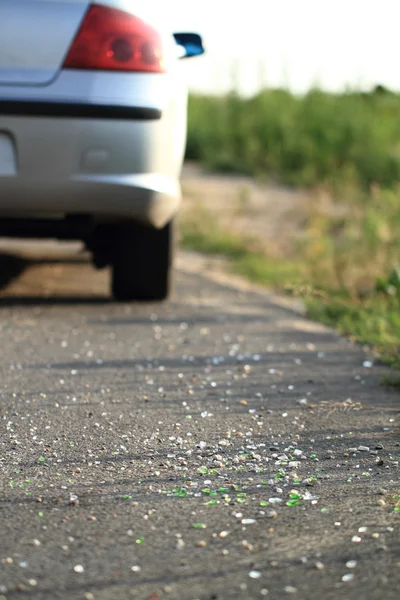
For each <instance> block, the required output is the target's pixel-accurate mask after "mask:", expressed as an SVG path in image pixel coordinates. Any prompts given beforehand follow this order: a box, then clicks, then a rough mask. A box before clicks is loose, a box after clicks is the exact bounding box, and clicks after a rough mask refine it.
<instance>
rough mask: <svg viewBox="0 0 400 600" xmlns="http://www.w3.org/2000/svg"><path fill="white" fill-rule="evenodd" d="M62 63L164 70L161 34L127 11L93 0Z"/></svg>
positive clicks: (109, 68) (108, 68) (79, 66)
mask: <svg viewBox="0 0 400 600" xmlns="http://www.w3.org/2000/svg"><path fill="white" fill-rule="evenodd" d="M63 67H64V69H91V70H103V71H136V72H137V71H139V72H150V73H163V72H165V59H164V51H163V43H162V39H161V35H160V34H159V33H158V32H157V31H156V30H155V29H154V28H153V27H151V26H150V25H148V24H147V23H144V22H143V21H142V20H141V19H139V18H137V17H134V16H133V15H131V14H129V13H126V12H124V11H122V10H117V9H115V8H109V7H106V6H100V5H97V4H93V5H92V6H91V7H90V8H89V10H88V12H87V13H86V16H85V18H84V20H83V23H82V25H81V27H80V29H79V31H78V33H77V36H76V38H75V40H74V42H73V44H72V46H71V48H70V50H69V52H68V56H67V58H66V59H65V61H64V65H63Z"/></svg>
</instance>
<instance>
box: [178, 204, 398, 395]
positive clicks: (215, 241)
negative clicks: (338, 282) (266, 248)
mask: <svg viewBox="0 0 400 600" xmlns="http://www.w3.org/2000/svg"><path fill="white" fill-rule="evenodd" d="M203 214H204V213H203ZM182 245H183V247H184V248H187V249H191V250H196V251H199V252H203V253H205V254H210V255H220V256H224V257H226V258H227V259H229V261H230V265H231V268H232V270H233V271H234V272H235V273H238V274H240V275H242V276H245V277H247V278H248V279H249V280H251V281H253V282H256V283H261V284H263V285H267V286H269V287H273V288H274V289H277V290H281V291H284V292H286V293H290V294H294V295H296V296H299V297H301V298H302V299H303V301H304V302H305V305H306V307H307V312H308V315H309V316H310V317H311V318H313V319H315V320H318V321H321V322H323V323H325V324H327V325H330V326H333V327H336V328H337V329H338V330H339V331H341V332H342V333H343V334H346V335H348V336H350V337H351V338H352V339H354V340H355V341H358V342H360V343H363V344H368V345H369V346H371V347H372V348H374V349H375V350H376V351H377V352H379V354H380V355H381V357H382V359H384V360H385V361H386V362H388V363H390V364H391V365H393V366H394V367H396V368H398V369H400V287H399V289H398V292H399V293H398V294H396V295H393V293H387V291H385V289H384V288H381V289H380V290H379V291H378V290H377V291H372V290H371V291H370V292H369V293H367V292H364V294H355V293H349V291H346V290H344V289H343V288H340V287H337V288H334V287H332V286H330V287H329V288H324V287H322V286H317V285H310V278H309V277H308V276H307V273H308V271H309V268H308V264H307V262H305V259H304V256H299V257H298V259H297V260H283V259H276V258H275V257H270V256H268V255H267V254H265V253H264V252H263V251H262V250H260V249H258V248H257V245H256V241H255V240H254V239H252V238H248V239H246V238H243V237H239V236H236V235H235V234H232V233H231V232H229V231H222V230H220V228H219V227H218V225H216V224H214V225H213V226H210V220H209V219H204V220H203V221H199V219H198V216H196V218H195V219H193V220H190V219H186V220H185V221H184V223H183V226H182ZM389 279H390V278H389ZM382 283H383V282H381V284H382ZM387 285H389V286H390V284H389V283H388V284H387ZM390 289H391V288H389V290H390ZM387 383H388V384H389V383H390V384H391V385H395V386H397V385H400V383H399V382H397V380H391V381H390V382H389V380H388V381H387Z"/></svg>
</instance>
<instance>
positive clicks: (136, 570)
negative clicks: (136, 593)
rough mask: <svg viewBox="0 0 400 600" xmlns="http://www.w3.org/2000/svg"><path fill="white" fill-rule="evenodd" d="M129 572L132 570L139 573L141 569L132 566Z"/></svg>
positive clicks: (137, 566)
mask: <svg viewBox="0 0 400 600" xmlns="http://www.w3.org/2000/svg"><path fill="white" fill-rule="evenodd" d="M131 570H132V571H133V572H134V573H140V571H141V570H142V567H139V565H134V566H133V567H132V568H131Z"/></svg>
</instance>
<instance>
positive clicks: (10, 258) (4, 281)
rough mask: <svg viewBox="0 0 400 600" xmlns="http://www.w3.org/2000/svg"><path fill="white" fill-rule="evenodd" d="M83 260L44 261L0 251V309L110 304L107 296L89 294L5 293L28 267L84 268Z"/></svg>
mask: <svg viewBox="0 0 400 600" xmlns="http://www.w3.org/2000/svg"><path fill="white" fill-rule="evenodd" d="M87 262H88V261H87V258H86V257H85V256H80V255H72V256H68V255H65V256H62V257H56V256H55V257H48V258H36V257H35V258H28V257H25V256H21V255H17V254H13V253H8V252H0V307H1V306H40V305H76V304H106V303H110V302H111V298H110V297H109V296H107V295H105V294H104V295H98V294H97V295H94V294H93V295H91V294H89V293H87V294H85V293H83V294H81V295H74V296H73V295H63V296H61V295H60V296H59V295H55V294H54V293H50V294H48V295H47V293H46V292H45V291H42V290H40V291H39V292H38V293H34V294H32V293H29V292H28V293H20V292H19V290H17V292H11V293H8V292H7V290H8V288H9V287H10V286H11V284H14V283H15V282H17V280H18V279H19V278H20V277H22V276H23V275H24V273H25V272H26V271H28V270H29V269H30V268H31V267H34V266H46V265H47V266H53V265H85V264H87Z"/></svg>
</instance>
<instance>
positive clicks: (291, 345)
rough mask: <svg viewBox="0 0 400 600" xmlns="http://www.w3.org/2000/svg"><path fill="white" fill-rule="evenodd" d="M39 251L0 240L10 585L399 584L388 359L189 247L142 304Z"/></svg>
mask: <svg viewBox="0 0 400 600" xmlns="http://www.w3.org/2000/svg"><path fill="white" fill-rule="evenodd" d="M9 250H10V248H9ZM30 256H31V257H32V256H33V255H30ZM37 256H42V259H43V260H41V261H37V260H33V259H32V258H31V259H29V260H28V259H26V258H21V257H17V256H6V255H1V256H0V273H1V275H0V286H1V288H2V291H1V297H0V332H1V338H0V339H1V363H0V599H1V600H4V599H5V598H6V599H7V600H11V599H17V598H24V597H29V598H34V599H37V600H41V599H43V600H44V599H46V600H50V599H51V600H56V599H62V600H75V599H77V600H78V599H85V600H90V599H95V600H124V599H128V598H129V599H130V598H135V599H143V600H157V599H163V598H170V599H171V600H173V599H177V600H178V599H179V600H196V599H199V600H212V599H215V600H219V599H227V600H228V599H233V598H240V599H253V598H254V599H258V598H263V597H266V598H270V599H273V600H281V599H284V598H286V597H288V598H290V597H293V598H299V599H304V600H314V599H315V600H320V599H321V598H324V599H331V598H332V599H333V598H335V599H336V598H345V599H346V600H375V599H376V600H378V599H379V600H381V599H382V600H383V599H384V600H390V599H394V598H396V599H397V598H398V597H399V589H400V537H399V514H400V513H399V512H398V511H396V510H395V508H396V504H397V507H399V506H400V503H399V500H400V484H399V464H398V459H399V451H400V447H399V427H398V407H399V393H398V391H397V392H396V391H395V390H394V389H390V388H388V387H383V386H381V378H382V376H383V375H384V374H385V373H386V372H387V371H386V369H385V368H384V367H382V366H379V365H371V363H370V362H368V361H370V357H369V356H367V355H366V354H364V352H363V350H362V349H361V348H359V347H357V346H354V345H352V344H351V343H350V342H348V341H346V340H344V339H342V338H340V337H339V336H338V335H337V334H335V333H334V332H331V331H329V330H327V329H325V328H323V327H320V326H318V325H315V324H312V323H310V322H308V321H307V320H305V319H303V318H302V317H301V316H299V315H298V314H296V313H295V312H293V311H292V310H290V309H287V308H285V307H284V306H282V305H277V304H275V303H274V301H273V299H271V297H270V296H268V294H267V293H265V292H261V291H258V290H253V289H250V288H248V289H246V287H245V286H238V285H237V284H236V283H231V284H229V278H226V277H225V278H223V277H222V276H219V275H218V274H216V273H213V272H210V269H209V267H208V266H207V265H202V263H201V261H200V263H198V261H196V260H194V259H193V258H191V257H188V256H184V255H182V256H181V258H180V267H179V271H178V274H177V286H176V292H175V295H174V297H173V298H172V300H171V301H170V302H169V303H167V304H165V305H139V306H137V305H116V304H114V303H112V302H110V301H109V300H108V299H107V287H106V283H107V273H95V272H94V271H92V270H91V267H90V266H89V265H88V264H87V263H86V262H85V260H84V258H83V259H82V258H81V257H80V256H79V255H75V254H71V251H70V250H68V252H67V253H66V254H64V256H61V255H60V256H61V258H60V259H58V258H57V256H56V253H55V252H53V253H52V252H49V249H48V248H39V250H38V253H37Z"/></svg>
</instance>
